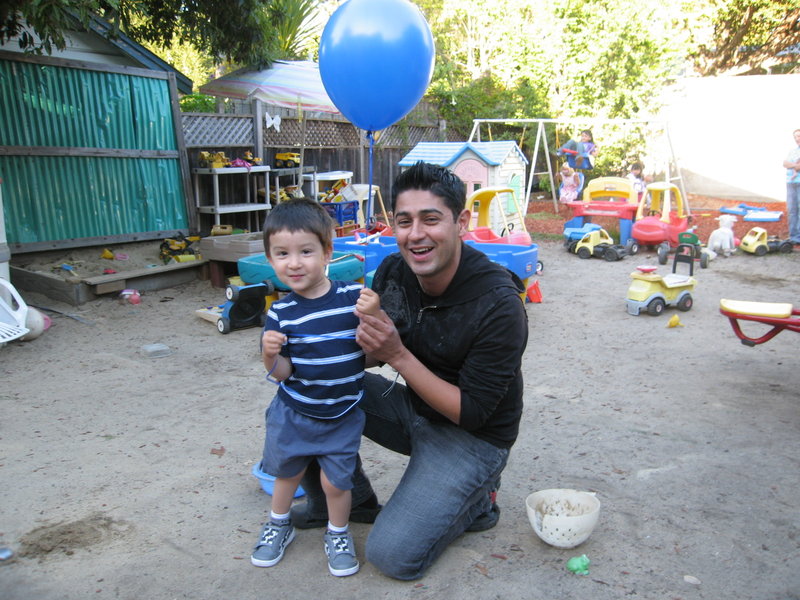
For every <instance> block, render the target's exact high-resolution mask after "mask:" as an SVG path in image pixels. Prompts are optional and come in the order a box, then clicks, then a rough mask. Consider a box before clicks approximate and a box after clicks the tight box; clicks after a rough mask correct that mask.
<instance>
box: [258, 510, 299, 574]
mask: <svg viewBox="0 0 800 600" xmlns="http://www.w3.org/2000/svg"><path fill="white" fill-rule="evenodd" d="M293 539H294V527H293V526H292V524H291V522H289V523H286V524H284V525H276V524H275V523H273V522H271V521H270V522H269V523H267V524H266V525H264V530H263V531H262V532H261V537H260V538H258V543H257V544H256V547H255V548H254V549H253V554H252V555H251V556H250V562H251V563H253V564H254V565H255V566H257V567H271V566H272V565H276V564H278V563H279V562H280V560H281V559H282V558H283V551H284V550H286V546H288V545H289V544H290V543H291V542H292V540H293Z"/></svg>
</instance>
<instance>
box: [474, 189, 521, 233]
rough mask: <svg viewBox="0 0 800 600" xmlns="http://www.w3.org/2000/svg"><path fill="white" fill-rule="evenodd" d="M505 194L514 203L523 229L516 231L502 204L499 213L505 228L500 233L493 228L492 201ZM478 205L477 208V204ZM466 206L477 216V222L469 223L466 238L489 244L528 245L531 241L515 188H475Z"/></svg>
mask: <svg viewBox="0 0 800 600" xmlns="http://www.w3.org/2000/svg"><path fill="white" fill-rule="evenodd" d="M503 194H507V195H508V196H509V197H510V198H511V200H512V202H513V204H514V211H515V212H516V214H517V218H518V219H519V223H520V226H521V227H522V231H514V223H509V222H508V217H507V216H506V210H505V208H504V207H503V206H500V210H499V213H500V215H501V218H502V221H503V230H502V231H501V232H500V234H499V235H498V234H497V233H496V232H495V231H494V230H493V229H492V222H491V210H490V209H491V207H492V201H493V200H495V199H499V197H500V196H501V195H503ZM476 205H477V209H476V208H475V206H476ZM465 208H466V209H467V210H470V211H472V212H473V213H474V214H475V215H476V216H477V219H476V223H475V225H474V226H473V224H472V223H470V224H469V227H468V229H467V231H466V232H465V233H464V234H463V235H462V236H461V237H462V239H464V240H473V241H475V242H482V243H488V244H517V245H526V244H530V243H531V236H530V234H529V233H528V232H527V231H525V215H524V214H523V213H522V209H521V208H520V205H519V202H517V196H516V193H515V192H514V190H513V189H511V188H509V187H496V186H495V187H485V188H480V189H477V190H475V191H474V192H473V193H472V194H470V195H469V197H468V198H467V203H466V206H465Z"/></svg>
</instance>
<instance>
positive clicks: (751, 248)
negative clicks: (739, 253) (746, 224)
mask: <svg viewBox="0 0 800 600" xmlns="http://www.w3.org/2000/svg"><path fill="white" fill-rule="evenodd" d="M739 248H741V249H742V250H744V251H745V252H749V253H751V254H755V255H756V256H764V255H765V254H766V253H767V252H780V253H781V254H788V253H789V252H791V251H792V250H793V244H792V242H791V241H789V240H781V239H778V238H777V237H776V236H769V237H768V236H767V230H766V229H764V228H762V227H753V228H752V229H751V230H750V231H748V232H747V235H745V236H744V237H743V238H742V243H741V244H739Z"/></svg>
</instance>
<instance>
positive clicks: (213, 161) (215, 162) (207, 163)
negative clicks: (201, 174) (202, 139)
mask: <svg viewBox="0 0 800 600" xmlns="http://www.w3.org/2000/svg"><path fill="white" fill-rule="evenodd" d="M198 160H199V161H200V166H201V167H204V168H207V169H222V168H224V167H227V166H230V164H231V161H230V159H229V158H228V157H227V156H225V153H224V152H201V153H200V155H199V157H198Z"/></svg>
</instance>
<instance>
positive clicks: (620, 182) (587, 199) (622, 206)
mask: <svg viewBox="0 0 800 600" xmlns="http://www.w3.org/2000/svg"><path fill="white" fill-rule="evenodd" d="M565 204H566V205H567V206H569V207H570V209H571V210H572V218H571V219H569V220H568V221H567V222H566V223H564V231H565V235H566V231H567V229H574V228H580V227H582V226H584V225H585V224H586V223H588V222H590V221H591V218H592V217H611V218H614V219H619V241H620V243H621V244H623V245H626V246H628V241H629V240H631V239H632V237H631V227H632V223H633V216H634V214H635V213H636V211H637V208H638V204H637V194H636V191H635V190H634V189H633V184H632V183H631V181H630V180H629V179H626V178H624V177H597V178H596V179H592V180H591V181H589V183H587V184H586V187H585V188H584V190H583V196H582V199H581V200H579V201H576V202H566V203H565ZM629 249H630V250H633V251H632V252H631V253H632V254H636V250H638V248H637V246H636V245H635V244H633V245H630V246H629Z"/></svg>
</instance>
